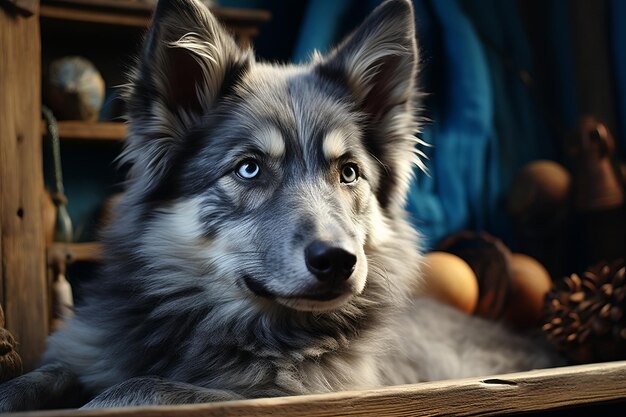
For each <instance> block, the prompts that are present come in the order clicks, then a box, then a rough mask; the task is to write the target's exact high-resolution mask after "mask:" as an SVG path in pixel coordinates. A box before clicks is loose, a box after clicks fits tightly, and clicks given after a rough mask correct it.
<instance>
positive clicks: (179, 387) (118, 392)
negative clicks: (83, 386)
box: [83, 376, 243, 408]
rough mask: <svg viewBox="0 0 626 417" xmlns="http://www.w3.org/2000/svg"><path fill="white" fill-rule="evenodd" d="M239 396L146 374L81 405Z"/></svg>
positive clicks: (167, 402)
mask: <svg viewBox="0 0 626 417" xmlns="http://www.w3.org/2000/svg"><path fill="white" fill-rule="evenodd" d="M237 399H243V397H242V396H240V395H238V394H235V393H234V392H232V391H226V390H217V389H209V388H203V387H199V386H196V385H191V384H186V383H184V382H175V381H169V380H167V379H163V378H159V377H153V376H147V377H137V378H132V379H129V380H128V381H124V382H122V383H120V384H117V385H114V386H113V387H111V388H109V389H107V390H105V391H103V392H102V393H101V394H99V395H98V396H96V397H95V398H94V399H93V400H91V401H90V402H88V403H87V404H86V405H85V406H84V407H83V408H105V407H128V406H139V405H175V404H197V403H208V402H216V401H230V400H237Z"/></svg>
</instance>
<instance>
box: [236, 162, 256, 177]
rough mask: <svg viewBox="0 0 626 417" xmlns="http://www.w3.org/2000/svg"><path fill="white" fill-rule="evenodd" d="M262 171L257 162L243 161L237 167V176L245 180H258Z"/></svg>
mask: <svg viewBox="0 0 626 417" xmlns="http://www.w3.org/2000/svg"><path fill="white" fill-rule="evenodd" d="M260 171H261V167H260V166H259V164H258V163H257V162H256V161H253V160H250V159H249V160H247V161H243V162H242V163H241V164H239V166H238V167H237V174H238V175H239V176H240V177H241V178H244V179H247V180H251V179H252V178H256V177H257V176H258V175H259V172H260Z"/></svg>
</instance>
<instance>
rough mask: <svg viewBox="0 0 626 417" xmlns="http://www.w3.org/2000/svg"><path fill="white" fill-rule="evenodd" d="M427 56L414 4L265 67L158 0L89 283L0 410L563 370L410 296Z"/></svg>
mask: <svg viewBox="0 0 626 417" xmlns="http://www.w3.org/2000/svg"><path fill="white" fill-rule="evenodd" d="M419 61H420V60H419V54H418V48H417V44H416V40H415V28H414V15H413V10H412V5H411V3H410V1H408V0H388V1H387V2H385V3H383V4H382V5H380V6H379V7H378V8H376V9H375V10H374V11H373V12H372V13H371V15H370V16H369V17H368V18H367V19H366V20H365V22H364V23H363V24H362V25H361V26H360V27H359V28H357V29H356V31H354V32H353V33H352V34H351V35H349V36H348V37H347V38H346V39H345V40H344V41H343V42H342V43H341V44H339V46H337V47H336V48H335V49H333V50H331V51H330V52H329V53H327V54H325V55H321V54H319V53H316V54H314V56H313V57H312V59H311V61H310V62H309V63H307V64H302V65H278V64H268V63H260V62H256V61H255V58H254V56H253V54H252V52H251V51H250V50H242V49H240V48H239V47H238V46H237V44H236V43H235V41H234V40H233V38H232V37H231V35H229V34H228V33H227V32H226V31H225V30H224V29H223V28H222V27H221V26H220V25H219V23H218V22H217V21H216V19H215V17H214V16H213V15H212V14H211V13H210V11H209V10H208V9H207V8H206V7H205V6H204V5H202V4H201V3H200V2H199V1H197V0H160V1H159V2H158V5H157V9H156V11H155V14H154V18H153V23H152V25H151V28H150V30H149V33H148V35H147V38H146V42H145V47H144V50H143V53H142V55H141V57H140V59H139V60H138V63H137V67H136V70H135V72H134V74H133V75H132V81H131V83H130V85H129V88H128V92H127V97H126V99H127V104H128V128H129V136H128V138H127V140H126V144H125V149H124V151H123V153H122V155H121V157H120V158H121V159H120V160H121V163H122V164H124V165H126V166H128V181H127V184H126V189H125V192H124V195H123V197H122V199H121V200H120V201H119V202H118V203H117V206H116V210H115V213H116V214H115V215H114V218H113V220H112V221H111V223H110V224H109V225H108V226H107V227H106V228H105V230H104V231H103V236H102V241H103V244H104V247H105V262H104V265H103V270H102V273H101V276H100V277H99V278H98V279H97V280H94V282H93V283H91V285H90V287H89V289H88V291H86V293H87V296H86V299H85V301H84V303H83V304H82V305H81V306H80V307H79V308H77V310H76V312H75V314H74V316H73V317H72V318H71V319H69V320H68V322H67V323H66V324H65V326H64V327H63V328H62V329H60V330H59V331H57V332H56V333H54V334H52V335H51V336H50V338H49V341H48V348H47V351H46V353H45V355H44V358H43V361H42V366H41V367H40V368H39V369H37V370H35V371H33V372H31V373H28V374H26V375H23V376H21V377H18V378H16V379H14V380H12V381H10V382H8V383H6V384H4V385H3V386H2V387H1V388H0V409H1V410H3V411H7V410H18V409H29V408H44V407H49V406H51V404H52V405H58V404H59V401H61V399H67V398H68V396H72V397H73V398H74V404H76V405H83V404H84V405H85V407H112V406H132V405H157V404H185V403H199V402H210V401H222V400H232V399H241V398H258V397H268V396H285V395H299V394H309V393H324V392H330V391H338V390H355V389H369V388H374V387H380V386H384V385H393V384H403V383H415V382H419V381H431V380H438V379H446V378H458V377H465V376H473V375H485V374H494V373H506V372H511V371H520V370H527V369H532V368H541V367H548V366H552V365H554V363H555V362H554V360H555V359H554V356H553V354H552V352H551V351H550V350H549V349H547V348H546V347H545V346H544V345H543V344H542V343H541V342H538V341H537V340H533V339H532V338H529V337H525V336H521V335H517V334H513V333H512V332H510V331H508V330H507V329H505V328H504V327H503V326H500V325H498V324H496V323H494V322H488V321H486V320H482V319H480V318H476V317H471V316H468V315H466V314H464V313H461V312H459V311H457V310H454V309H453V308H450V307H446V306H444V305H441V304H439V303H437V302H435V301H433V300H429V299H427V298H424V297H419V296H414V295H412V294H414V292H415V288H417V287H419V283H420V265H421V263H422V260H421V259H422V258H421V255H420V250H419V235H418V234H417V233H416V231H415V230H414V229H413V227H412V226H411V225H410V224H409V222H408V221H407V215H406V213H405V211H404V205H405V195H406V193H407V189H408V187H409V183H410V181H411V178H412V175H413V173H414V171H415V170H416V169H420V168H423V166H424V163H423V158H422V157H420V153H419V151H418V150H417V145H419V140H418V139H417V136H416V132H418V130H419V106H420V103H419V98H420V94H419V92H418V90H417V88H416V79H417V77H418V64H419ZM77 392H80V393H82V394H81V396H80V397H81V398H80V400H77V399H76V397H77V394H76V393H77ZM67 404H68V403H64V405H67Z"/></svg>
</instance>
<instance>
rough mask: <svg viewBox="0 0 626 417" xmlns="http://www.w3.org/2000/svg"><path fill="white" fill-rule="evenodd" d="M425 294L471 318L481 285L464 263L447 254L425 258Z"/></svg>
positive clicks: (432, 254) (426, 256) (435, 254)
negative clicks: (479, 285)
mask: <svg viewBox="0 0 626 417" xmlns="http://www.w3.org/2000/svg"><path fill="white" fill-rule="evenodd" d="M423 276H424V291H425V293H426V294H427V295H430V296H432V297H433V298H436V299H438V300H439V301H441V302H443V303H445V304H449V305H451V306H453V307H456V308H458V309H459V310H461V311H464V312H466V313H468V314H472V313H473V312H474V310H475V309H476V304H477V303H478V281H477V280H476V275H474V272H473V271H472V268H470V266H469V265H468V264H467V262H465V261H464V260H463V259H461V258H459V257H458V256H456V255H453V254H451V253H446V252H430V253H428V254H426V255H425V257H424V268H423Z"/></svg>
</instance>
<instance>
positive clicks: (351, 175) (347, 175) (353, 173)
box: [341, 163, 359, 184]
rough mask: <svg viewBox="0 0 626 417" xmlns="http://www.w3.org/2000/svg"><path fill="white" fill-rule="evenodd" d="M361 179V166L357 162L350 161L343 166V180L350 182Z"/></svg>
mask: <svg viewBox="0 0 626 417" xmlns="http://www.w3.org/2000/svg"><path fill="white" fill-rule="evenodd" d="M358 179H359V168H358V167H357V166H356V164H353V163H348V164H345V165H344V166H342V167H341V182H343V183H346V184H350V183H353V182H355V181H356V180H358Z"/></svg>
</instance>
